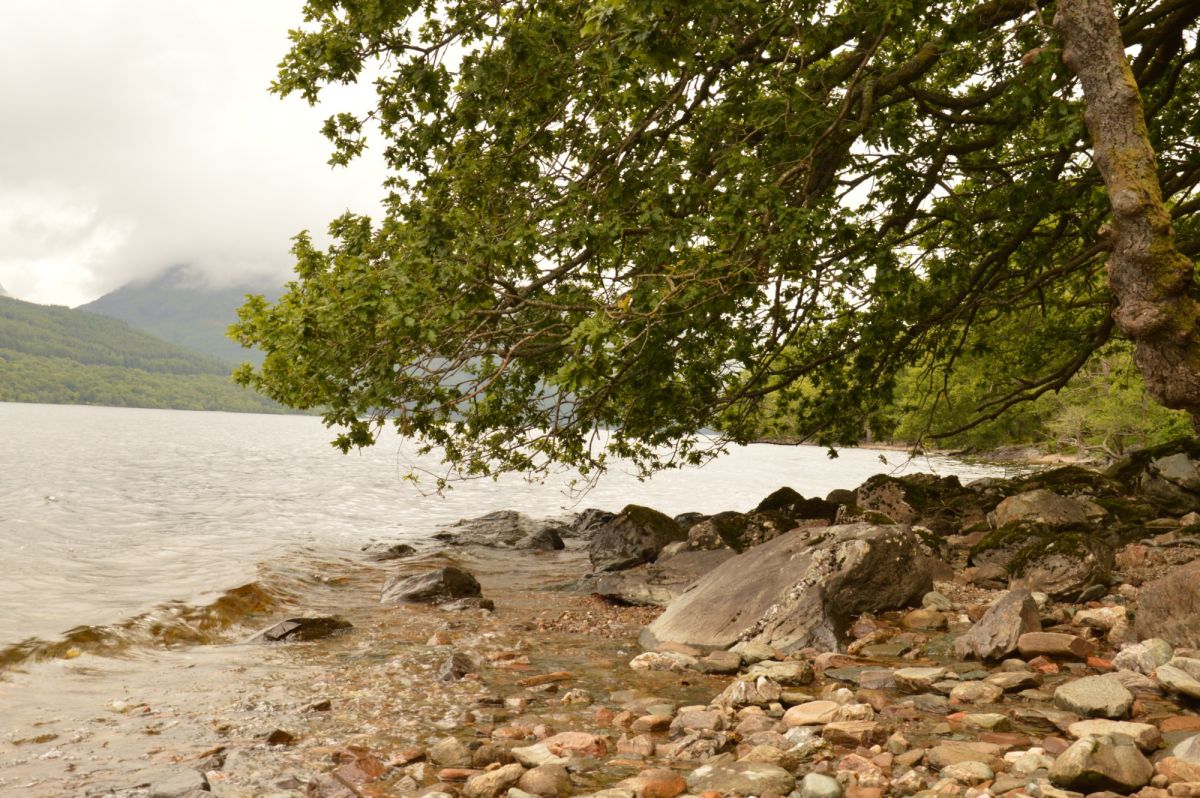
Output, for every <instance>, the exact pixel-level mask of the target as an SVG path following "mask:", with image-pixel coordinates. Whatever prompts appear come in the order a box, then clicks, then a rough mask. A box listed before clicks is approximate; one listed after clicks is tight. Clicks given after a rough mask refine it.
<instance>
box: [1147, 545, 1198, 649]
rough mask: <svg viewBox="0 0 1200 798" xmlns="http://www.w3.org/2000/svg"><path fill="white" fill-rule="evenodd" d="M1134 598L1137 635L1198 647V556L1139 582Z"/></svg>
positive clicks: (1177, 644)
mask: <svg viewBox="0 0 1200 798" xmlns="http://www.w3.org/2000/svg"><path fill="white" fill-rule="evenodd" d="M1137 602H1138V603H1137V615H1136V616H1135V617H1134V624H1133V628H1134V631H1135V632H1136V633H1137V636H1138V639H1140V640H1144V639H1146V638H1153V637H1160V638H1162V639H1163V640H1166V641H1167V642H1168V643H1170V644H1171V645H1173V646H1176V647H1188V648H1200V560H1195V561H1192V562H1190V563H1187V564H1186V565H1181V566H1179V567H1178V568H1175V569H1174V570H1172V571H1171V572H1170V573H1168V574H1167V575H1166V576H1163V577H1160V578H1159V579H1155V580H1154V581H1152V582H1147V583H1146V584H1145V585H1142V588H1141V589H1140V590H1139V591H1138V595H1137Z"/></svg>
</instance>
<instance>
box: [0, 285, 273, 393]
mask: <svg viewBox="0 0 1200 798" xmlns="http://www.w3.org/2000/svg"><path fill="white" fill-rule="evenodd" d="M0 401H6V402H47V403H53V404H97V405H113V406H119V407H168V408H178V409H188V410H234V411H251V412H279V411H280V410H281V408H280V407H279V406H278V405H276V404H275V403H273V402H271V401H269V400H267V399H265V398H263V397H261V396H259V395H258V394H256V393H254V392H253V391H248V390H245V389H243V388H240V387H238V386H236V385H234V384H232V383H231V382H230V380H229V367H228V366H227V365H226V364H225V363H223V362H221V361H220V360H217V359H215V358H211V357H207V356H205V355H201V354H198V353H195V352H191V351H189V350H187V349H184V348H182V347H180V346H176V345H175V344H171V343H168V342H167V341H163V340H161V339H158V338H155V337H154V336H152V335H148V334H146V333H142V332H139V331H137V330H134V329H131V328H130V327H129V325H127V324H125V323H124V322H121V321H117V320H115V319H110V318H107V317H104V316H100V315H97V314H94V313H87V312H85V311H80V310H71V309H69V308H65V307H58V306H46V305H35V304H33V303H30V302H22V301H20V300H16V299H11V298H7V297H0Z"/></svg>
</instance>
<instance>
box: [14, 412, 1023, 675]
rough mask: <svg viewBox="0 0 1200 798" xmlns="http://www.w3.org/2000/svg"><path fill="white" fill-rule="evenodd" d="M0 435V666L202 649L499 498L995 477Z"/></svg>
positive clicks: (394, 444) (843, 466)
mask: <svg viewBox="0 0 1200 798" xmlns="http://www.w3.org/2000/svg"><path fill="white" fill-rule="evenodd" d="M0 436H2V440H3V445H2V446H0V552H2V555H0V557H2V560H0V561H2V562H3V578H0V608H2V611H0V670H2V669H3V668H4V667H5V666H6V665H12V664H14V663H17V662H20V661H21V660H23V659H25V658H27V657H29V656H31V655H32V656H55V655H62V654H63V653H64V652H66V651H69V648H68V646H69V647H75V646H79V647H85V648H88V647H90V648H91V649H92V650H100V651H103V650H104V649H105V647H106V646H110V647H111V646H115V645H117V644H118V643H122V644H128V643H133V644H138V643H145V642H151V641H152V640H153V639H157V640H158V641H159V642H167V643H169V642H190V641H195V642H200V641H202V640H204V639H205V638H204V634H205V633H206V631H205V630H219V629H220V628H221V627H222V618H221V617H219V616H220V615H221V614H222V613H225V614H236V613H237V612H241V611H251V610H254V609H258V608H261V606H262V605H263V604H264V602H268V603H269V601H270V593H271V591H275V592H280V591H282V592H288V591H291V593H293V594H295V593H297V592H302V591H303V590H304V589H305V585H309V584H313V583H314V582H317V581H319V580H320V579H321V570H322V568H321V563H322V562H328V561H330V560H332V559H336V558H338V557H349V556H354V553H355V552H357V551H358V550H359V549H360V547H361V546H362V545H364V544H365V543H368V542H372V541H381V540H382V541H421V540H424V539H427V538H428V536H429V534H430V533H431V532H432V531H433V530H435V529H437V528H439V527H441V526H444V525H447V524H449V523H452V522H454V521H456V520H458V519H460V518H464V517H473V516H478V515H482V514H484V513H487V512H491V511H493V510H498V509H507V508H512V509H518V510H521V511H523V512H526V513H528V514H530V515H534V516H545V515H559V514H562V513H564V512H568V511H573V510H579V509H582V508H584V507H599V508H602V509H609V510H617V509H619V508H620V507H622V506H624V505H625V504H628V503H630V502H635V503H639V504H645V505H648V506H651V507H655V508H657V509H659V510H662V511H663V512H666V513H668V514H677V513H680V512H685V511H699V512H705V513H713V512H718V511H721V510H747V509H750V508H752V507H754V506H755V505H756V504H757V503H758V502H759V500H761V499H762V498H763V497H764V496H766V495H767V494H768V493H770V492H771V491H773V490H775V489H776V488H778V487H780V486H782V485H789V486H791V487H793V488H795V489H796V490H798V491H800V492H801V493H802V494H804V495H805V496H824V495H826V494H827V493H828V492H829V491H830V490H832V489H834V488H853V487H855V486H857V485H859V484H861V483H862V482H863V481H864V480H865V479H866V478H867V477H869V476H871V475H872V474H875V473H879V472H881V471H882V472H888V473H902V472H912V471H933V472H935V473H939V474H958V475H959V476H960V477H961V478H962V479H963V481H964V482H965V481H967V480H969V479H973V478H977V477H981V476H992V475H1002V474H1003V471H1002V470H1001V469H999V468H996V467H989V466H981V465H970V464H966V463H962V462H959V461H955V460H950V459H947V458H937V457H931V458H923V459H919V460H915V461H912V462H905V457H904V455H902V454H900V453H896V452H878V451H873V450H864V449H850V450H843V451H842V452H841V456H840V457H838V458H837V459H833V460H831V459H829V458H828V457H827V456H826V452H825V450H824V449H821V448H817V447H808V446H787V447H783V446H769V445H754V446H748V447H745V448H739V449H737V450H735V451H732V452H731V453H730V454H729V455H727V456H724V457H721V458H719V459H718V460H717V461H715V462H713V463H710V464H709V465H708V466H705V467H704V468H701V469H698V470H696V469H693V470H689V471H674V472H666V473H663V474H661V475H658V476H656V477H654V478H653V479H651V480H648V481H645V482H640V481H638V480H637V479H635V478H634V477H633V476H631V475H630V474H629V473H624V472H622V471H620V470H619V469H614V470H612V471H610V472H609V473H608V474H607V475H605V476H604V477H603V478H602V479H601V480H600V482H599V483H598V484H597V485H596V486H595V487H594V488H593V489H592V490H591V491H590V492H589V493H588V494H587V495H586V496H584V497H583V498H582V499H580V498H579V497H577V496H574V495H572V494H571V493H570V491H569V490H568V489H567V477H566V476H564V477H562V478H561V479H558V480H555V479H551V480H549V481H547V482H545V483H541V484H530V483H527V482H526V481H524V480H522V479H520V478H519V477H508V478H504V479H501V480H499V481H495V482H493V481H490V480H477V481H473V482H466V483H462V484H459V485H457V486H455V487H454V488H453V489H452V490H450V491H448V492H447V493H446V495H445V496H437V495H425V494H423V492H422V490H421V489H420V488H418V487H415V486H413V485H412V484H410V483H409V482H407V481H404V480H403V479H402V476H403V475H404V474H405V473H407V471H408V470H409V468H410V466H413V465H417V466H425V467H429V468H436V465H437V464H436V462H435V461H433V460H426V461H422V460H420V459H419V458H417V457H416V456H415V455H414V454H413V448H412V447H411V446H407V445H405V444H403V443H401V442H400V441H399V440H398V439H397V440H393V441H389V442H384V443H381V444H380V445H377V446H376V447H374V448H373V449H370V450H366V451H364V452H362V453H353V454H350V455H342V454H340V453H339V452H337V451H336V450H334V449H333V448H332V447H331V446H330V445H329V443H328V442H329V440H330V439H331V437H332V434H331V433H330V431H329V430H326V429H325V428H324V427H323V426H322V424H321V422H320V420H319V419H317V418H313V417H309V416H269V415H249V414H228V413H198V412H183V411H171V410H138V409H125V408H104V407H82V406H61V405H28V404H6V403H0ZM881 457H884V458H886V459H887V461H888V462H887V463H884V462H882V461H881V460H880V458H881ZM263 586H265V587H263ZM235 588H241V589H240V590H234V589H235ZM231 591H232V592H231Z"/></svg>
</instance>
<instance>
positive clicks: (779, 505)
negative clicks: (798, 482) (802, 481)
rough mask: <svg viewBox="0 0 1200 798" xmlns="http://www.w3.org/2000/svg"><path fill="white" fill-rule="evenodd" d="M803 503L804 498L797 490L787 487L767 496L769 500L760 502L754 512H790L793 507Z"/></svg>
mask: <svg viewBox="0 0 1200 798" xmlns="http://www.w3.org/2000/svg"><path fill="white" fill-rule="evenodd" d="M803 501H804V497H803V496H801V495H800V494H799V493H798V492H796V491H795V490H793V489H791V488H789V487H786V486H785V487H782V488H780V489H779V490H777V491H774V492H773V493H771V495H769V496H767V498H765V499H763V500H762V501H760V502H759V503H758V506H757V507H755V508H754V510H755V511H756V512H762V511H765V510H779V511H782V512H788V511H790V509H791V508H792V506H793V505H796V504H800V503H801V502H803Z"/></svg>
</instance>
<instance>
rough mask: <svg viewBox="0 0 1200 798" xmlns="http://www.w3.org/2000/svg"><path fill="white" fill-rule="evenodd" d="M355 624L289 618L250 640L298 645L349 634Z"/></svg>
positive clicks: (318, 619)
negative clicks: (345, 633)
mask: <svg viewBox="0 0 1200 798" xmlns="http://www.w3.org/2000/svg"><path fill="white" fill-rule="evenodd" d="M353 628H354V624H352V623H350V622H349V621H346V620H343V619H341V618H336V617H328V618H288V619H287V620H286V621H280V622H279V623H277V624H275V625H274V626H271V627H268V628H266V629H264V630H262V631H261V632H259V633H258V634H256V635H254V636H253V637H251V638H250V642H254V643H298V642H302V641H307V640H321V639H322V638H326V637H333V636H334V635H337V634H341V633H343V632H348V631H349V630H351V629H353Z"/></svg>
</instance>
